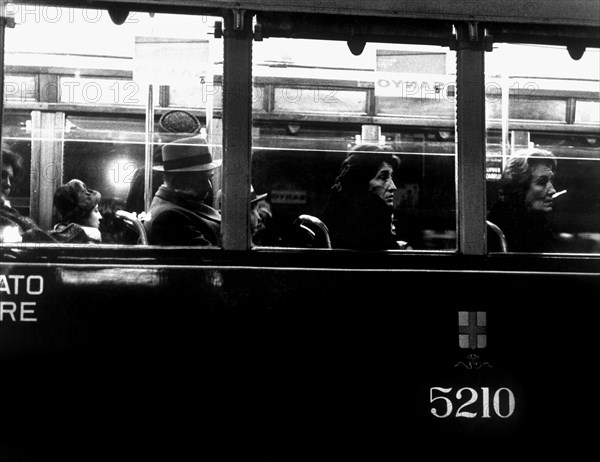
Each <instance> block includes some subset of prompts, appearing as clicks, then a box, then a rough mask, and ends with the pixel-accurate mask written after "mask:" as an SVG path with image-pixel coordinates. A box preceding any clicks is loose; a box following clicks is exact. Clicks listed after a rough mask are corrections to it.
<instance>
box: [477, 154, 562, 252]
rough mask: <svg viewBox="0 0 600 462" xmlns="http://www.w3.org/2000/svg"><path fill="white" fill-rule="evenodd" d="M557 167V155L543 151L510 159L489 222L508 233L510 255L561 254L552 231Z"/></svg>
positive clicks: (517, 155)
mask: <svg viewBox="0 0 600 462" xmlns="http://www.w3.org/2000/svg"><path fill="white" fill-rule="evenodd" d="M556 165H557V164H556V158H555V157H554V155H553V154H552V153H551V152H549V151H546V150H543V149H525V150H521V151H517V152H515V153H514V154H513V155H512V156H511V157H510V158H509V159H508V162H507V163H506V165H505V167H504V170H503V172H502V178H501V180H500V191H499V198H498V202H496V204H494V206H493V208H492V210H491V211H490V213H489V214H488V220H489V221H491V222H492V223H494V224H495V225H497V226H499V227H500V229H501V230H502V232H503V233H504V236H505V237H506V243H507V249H508V251H509V252H556V251H557V242H556V238H555V235H554V231H553V229H552V212H553V196H554V194H555V193H556V189H554V185H553V184H552V182H553V181H554V174H555V171H556ZM491 250H493V249H491Z"/></svg>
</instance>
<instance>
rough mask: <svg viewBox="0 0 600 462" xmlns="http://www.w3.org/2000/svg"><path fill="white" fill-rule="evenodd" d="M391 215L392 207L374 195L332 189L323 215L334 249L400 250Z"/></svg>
mask: <svg viewBox="0 0 600 462" xmlns="http://www.w3.org/2000/svg"><path fill="white" fill-rule="evenodd" d="M392 215H393V209H392V208H391V207H389V206H387V205H386V204H385V203H384V202H383V201H382V200H381V199H379V198H377V197H375V196H371V195H368V196H366V197H357V196H354V195H350V194H344V193H339V192H334V193H332V196H331V198H330V200H329V203H328V205H327V208H326V209H325V212H324V215H323V216H324V222H325V225H326V226H327V227H328V228H329V234H330V237H331V246H332V247H334V248H343V249H362V250H385V249H400V248H401V247H400V245H399V244H398V242H397V239H398V238H397V237H396V234H395V233H394V231H393V227H392Z"/></svg>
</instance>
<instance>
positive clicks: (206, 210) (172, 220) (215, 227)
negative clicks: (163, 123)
mask: <svg viewBox="0 0 600 462" xmlns="http://www.w3.org/2000/svg"><path fill="white" fill-rule="evenodd" d="M220 165H221V161H220V160H213V158H212V156H211V154H210V151H209V149H208V146H207V144H206V141H205V140H204V138H202V137H200V136H194V137H190V138H184V139H180V140H177V141H174V142H172V143H168V144H166V145H164V146H163V148H162V165H159V166H156V167H154V169H155V170H158V171H162V172H163V176H164V184H163V185H162V186H161V187H160V188H159V189H158V191H157V192H156V194H155V195H154V198H153V200H152V204H151V205H150V210H149V211H148V215H149V216H147V217H146V218H145V221H144V226H145V227H146V231H147V233H148V240H149V243H150V244H152V245H181V246H198V245H214V246H219V245H220V244H221V214H220V213H219V212H218V211H217V210H215V209H213V208H212V207H210V206H208V205H206V204H205V203H204V201H205V200H206V198H207V197H209V196H210V195H211V193H212V183H211V179H212V177H213V175H214V171H215V169H216V168H217V167H219V166H220Z"/></svg>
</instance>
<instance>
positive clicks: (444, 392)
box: [429, 387, 515, 419]
mask: <svg viewBox="0 0 600 462" xmlns="http://www.w3.org/2000/svg"><path fill="white" fill-rule="evenodd" d="M429 402H430V403H431V404H432V405H433V406H432V408H431V413H432V414H433V415H434V416H435V417H437V418H440V419H444V418H446V417H464V418H467V419H473V418H475V417H481V418H484V419H485V418H491V417H500V418H501V419H506V418H508V417H510V416H511V415H512V414H513V413H514V412H515V395H514V394H513V392H512V391H511V390H510V388H498V389H497V390H496V391H495V392H494V394H493V395H492V396H491V406H490V389H489V387H480V391H479V392H478V391H477V390H476V389H475V388H470V387H463V388H460V389H458V390H456V393H454V394H453V393H452V388H442V387H431V388H430V389H429ZM455 409H456V412H454V410H455Z"/></svg>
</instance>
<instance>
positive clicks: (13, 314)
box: [0, 302, 37, 322]
mask: <svg viewBox="0 0 600 462" xmlns="http://www.w3.org/2000/svg"><path fill="white" fill-rule="evenodd" d="M28 307H30V309H28ZM34 307H35V302H0V322H3V321H9V320H10V321H14V322H36V321H37V318H36V317H34V315H35V311H34Z"/></svg>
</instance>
